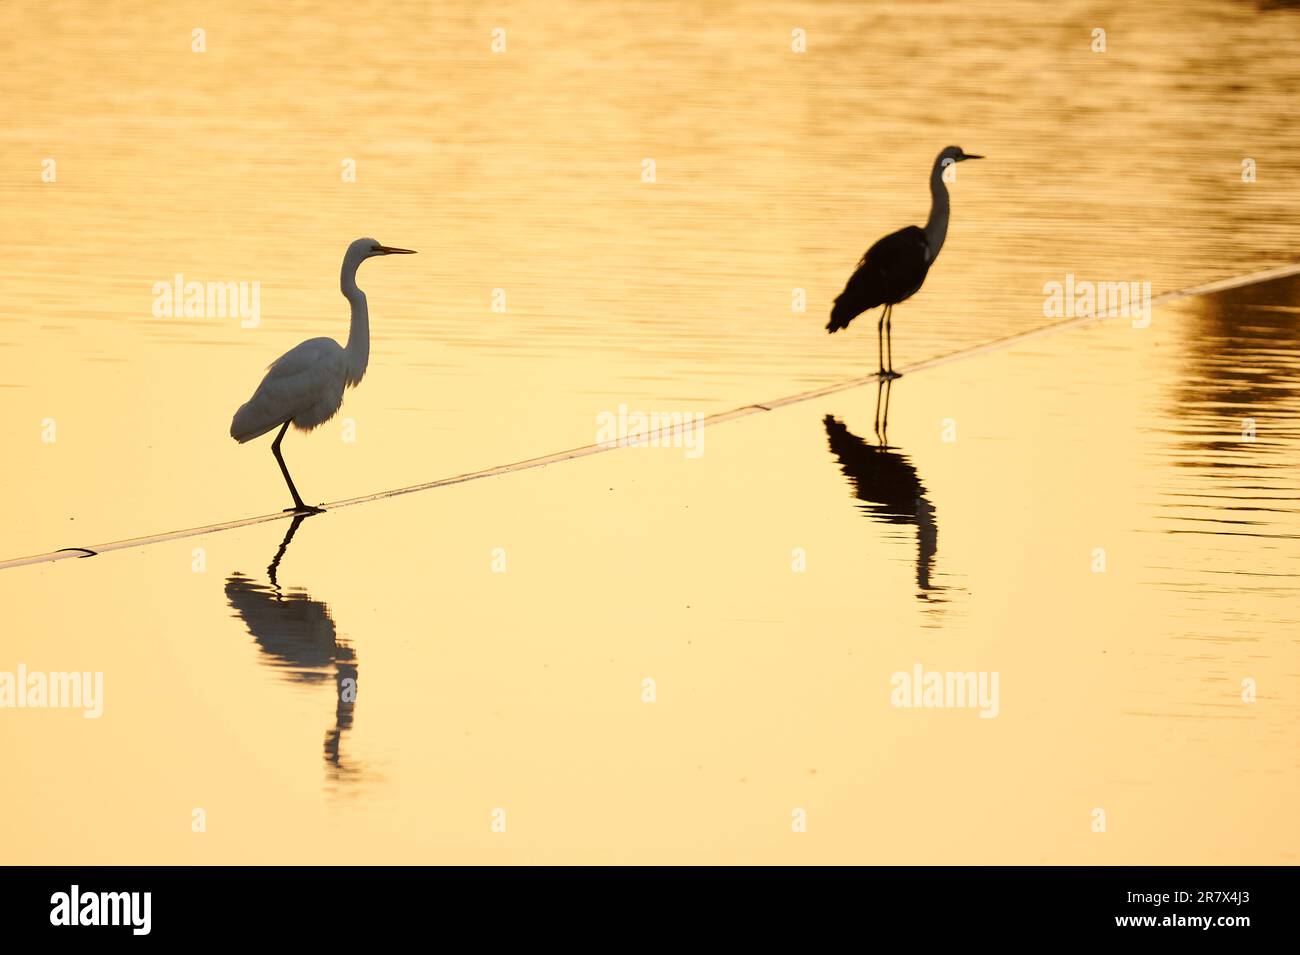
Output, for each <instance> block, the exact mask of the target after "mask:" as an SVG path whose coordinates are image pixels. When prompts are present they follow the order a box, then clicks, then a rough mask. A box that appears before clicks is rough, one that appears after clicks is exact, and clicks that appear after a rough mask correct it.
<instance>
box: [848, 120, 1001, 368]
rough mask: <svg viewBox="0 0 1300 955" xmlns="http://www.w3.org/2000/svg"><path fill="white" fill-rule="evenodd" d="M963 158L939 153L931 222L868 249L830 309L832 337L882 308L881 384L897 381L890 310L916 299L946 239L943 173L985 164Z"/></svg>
mask: <svg viewBox="0 0 1300 955" xmlns="http://www.w3.org/2000/svg"><path fill="white" fill-rule="evenodd" d="M983 158H984V157H983V156H972V155H971V154H970V153H965V152H962V149H961V147H960V146H948V147H946V148H945V149H944V150H943V152H941V153H939V156H938V158H936V159H935V161H934V168H933V169H932V170H930V195H931V197H932V199H931V203H930V218H929V220H928V221H927V222H926V223H925V228H924V229H920V228H917V227H916V226H914V225H910V226H908V227H907V228H906V229H899V230H898V231H897V232H893V233H891V234H889V235H887V236H885V237H884V238H883V239H881V240H880V241H879V242H877V243H876V244H875V245H873V246H872V247H871V248H869V249H867V254H866V255H864V256H863V257H862V261H860V262H859V263H858V267H857V269H856V270H855V271H854V273H853V274H852V275H851V276H849V282H848V284H847V285H845V286H844V291H843V292H841V293H840V294H839V297H838V298H836V299H835V307H834V308H832V309H831V320H830V322H829V323H827V325H826V330H827V331H828V332H831V333H832V334H834V333H835V332H837V331H839V330H840V329H841V328H848V325H849V322H851V321H853V319H855V318H856V317H857V316H859V315H861V314H862V313H863V312H866V311H869V310H870V309H873V308H875V307H876V306H878V305H883V306H885V308H884V311H882V312H881V313H880V319H879V321H877V322H876V348H877V357H878V358H879V363H880V372H879V375H880V377H881V378H897V377H899V375H898V373H897V372H896V371H894V345H893V341H892V339H891V338H890V326H891V324H892V316H893V312H894V306H895V305H897V304H898V303H899V302H903V301H906V300H907V299H909V298H911V297H912V296H913V295H915V294H916V293H917V291H918V290H919V289H920V288H921V285H922V284H923V283H924V282H925V276H926V273H927V272H929V271H930V266H931V265H933V264H934V260H935V259H936V258H938V256H939V250H940V249H942V248H943V240H944V237H945V236H946V235H947V234H948V187H947V186H945V185H944V182H943V175H944V170H945V169H947V168H948V167H949V166H951V165H952V164H953V163H959V162H962V161H964V160H967V159H983ZM886 341H888V343H889V344H888V349H889V350H888V354H889V367H888V369H886V367H885V348H886V345H885V342H886Z"/></svg>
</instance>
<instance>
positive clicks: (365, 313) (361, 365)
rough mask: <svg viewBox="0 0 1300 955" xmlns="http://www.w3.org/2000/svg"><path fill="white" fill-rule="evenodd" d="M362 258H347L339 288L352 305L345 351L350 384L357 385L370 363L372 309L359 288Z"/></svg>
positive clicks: (340, 275) (340, 276) (340, 274)
mask: <svg viewBox="0 0 1300 955" xmlns="http://www.w3.org/2000/svg"><path fill="white" fill-rule="evenodd" d="M361 261H362V260H361V259H350V258H345V259H344V260H343V270H342V272H340V273H339V288H340V290H341V291H342V292H343V297H344V298H346V299H347V300H348V303H349V304H351V306H352V327H351V328H350V329H349V331H348V344H347V347H346V348H345V349H344V353H345V354H346V355H347V359H348V377H347V382H348V384H349V385H355V384H356V383H357V382H359V381H360V380H361V377H362V376H363V375H364V374H365V373H366V365H368V364H369V363H370V309H369V308H368V307H367V306H366V293H365V292H363V291H361V289H359V288H357V268H358V266H360V265H361Z"/></svg>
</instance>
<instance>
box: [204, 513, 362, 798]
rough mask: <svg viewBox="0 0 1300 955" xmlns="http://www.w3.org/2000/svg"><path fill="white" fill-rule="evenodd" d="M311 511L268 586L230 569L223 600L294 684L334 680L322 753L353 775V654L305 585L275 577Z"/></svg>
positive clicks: (336, 770) (272, 569)
mask: <svg viewBox="0 0 1300 955" xmlns="http://www.w3.org/2000/svg"><path fill="white" fill-rule="evenodd" d="M309 516H311V515H309V514H297V515H295V516H294V518H293V521H292V523H291V524H290V525H289V530H288V532H287V533H286V534H285V535H284V540H283V541H282V542H281V543H280V549H279V550H278V551H276V554H275V558H274V559H273V560H272V561H271V564H270V566H269V567H268V568H267V577H268V578H269V580H270V583H269V586H268V585H265V584H261V583H258V582H257V581H255V580H253V579H252V578H250V577H245V576H244V575H243V574H239V573H235V574H232V575H231V576H230V577H228V578H227V579H226V599H227V600H228V601H229V602H230V606H231V607H232V608H233V609H234V611H235V615H236V616H238V617H239V618H240V620H242V621H243V623H244V626H245V627H247V628H248V632H249V633H250V634H252V636H253V639H254V640H256V641H257V645H258V647H259V648H260V649H261V651H262V653H263V654H264V656H263V657H262V658H261V661H262V662H263V663H265V664H266V665H267V666H270V667H271V668H272V669H274V670H276V671H277V672H278V673H279V675H280V676H281V677H282V678H284V679H285V680H287V681H288V682H290V683H292V684H294V685H296V686H304V685H305V686H309V687H315V686H317V685H319V684H323V683H329V682H332V683H333V685H334V691H333V695H334V721H333V725H332V726H331V727H330V728H329V729H328V730H326V733H325V744H324V755H325V761H326V762H327V763H328V764H329V767H330V774H331V776H332V777H333V778H334V779H336V780H342V779H345V778H348V777H352V776H355V775H356V773H357V769H356V767H354V766H351V765H350V764H348V763H347V762H346V761H345V760H344V756H343V751H342V743H343V734H344V733H345V732H346V731H347V730H349V729H351V728H352V718H353V708H354V707H355V706H356V696H357V657H356V653H355V652H354V651H353V649H352V647H350V646H349V645H348V644H347V642H346V641H343V640H340V639H339V637H338V633H337V631H336V629H335V626H334V620H333V618H332V617H331V616H330V612H329V608H328V607H327V606H326V605H325V604H324V603H323V602H321V601H319V600H313V599H312V598H311V595H309V594H308V593H307V592H306V591H305V590H302V589H301V588H295V589H291V590H284V589H283V588H281V586H280V583H279V580H278V576H277V574H278V571H279V567H280V561H281V560H282V559H283V558H284V555H285V552H286V551H287V550H288V548H289V544H290V542H292V540H293V536H294V534H296V533H297V532H298V527H299V526H300V525H301V524H302V522H303V521H304V520H305V519H306V518H307V517H309Z"/></svg>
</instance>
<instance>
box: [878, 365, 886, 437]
mask: <svg viewBox="0 0 1300 955" xmlns="http://www.w3.org/2000/svg"><path fill="white" fill-rule="evenodd" d="M884 388H885V379H884V378H881V379H880V380H879V381H878V382H876V440H877V441H879V442H880V443H881V444H884V443H885V439H884V438H882V437H881V436H880V395H881V392H883V391H884Z"/></svg>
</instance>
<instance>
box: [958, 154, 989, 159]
mask: <svg viewBox="0 0 1300 955" xmlns="http://www.w3.org/2000/svg"><path fill="white" fill-rule="evenodd" d="M961 158H962V159H983V158H984V157H983V156H973V155H971V154H970V153H965V154H964V155H963V156H962V157H961Z"/></svg>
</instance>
